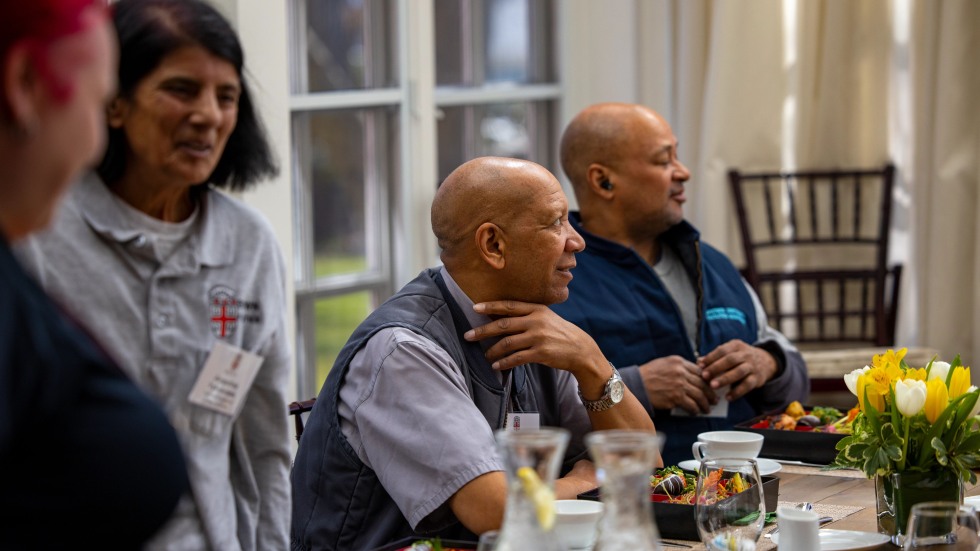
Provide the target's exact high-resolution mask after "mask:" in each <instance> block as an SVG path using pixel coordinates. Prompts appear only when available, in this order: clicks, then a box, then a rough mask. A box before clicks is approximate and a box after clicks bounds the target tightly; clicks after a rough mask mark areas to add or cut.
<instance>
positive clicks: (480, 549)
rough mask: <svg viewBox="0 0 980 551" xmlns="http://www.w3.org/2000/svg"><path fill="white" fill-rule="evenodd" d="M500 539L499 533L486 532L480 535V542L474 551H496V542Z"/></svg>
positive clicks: (493, 531)
mask: <svg viewBox="0 0 980 551" xmlns="http://www.w3.org/2000/svg"><path fill="white" fill-rule="evenodd" d="M499 539H500V532H498V531H496V530H487V531H486V532H484V533H482V534H480V540H479V541H478V542H477V544H476V551H497V540H499Z"/></svg>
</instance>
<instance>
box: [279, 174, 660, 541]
mask: <svg viewBox="0 0 980 551" xmlns="http://www.w3.org/2000/svg"><path fill="white" fill-rule="evenodd" d="M432 227H433V232H434V233H435V234H436V237H437V238H438V239H439V245H440V247H441V248H442V260H443V263H444V268H441V269H430V270H425V271H423V272H422V273H421V274H420V275H419V276H418V277H417V278H416V279H415V280H413V281H412V282H409V284H408V285H406V286H405V287H404V288H403V289H402V290H401V291H399V292H398V293H397V294H396V295H395V296H394V297H392V298H391V299H389V300H388V301H386V302H385V303H384V304H383V305H381V306H380V307H379V308H378V309H377V310H375V311H374V312H373V313H372V314H371V315H370V316H369V317H368V319H366V320H365V321H364V322H363V323H362V324H361V325H360V326H359V327H358V328H357V330H355V331H354V334H353V335H352V336H351V338H350V340H349V341H348V343H347V345H346V346H345V347H344V349H343V350H342V351H341V352H340V354H339V356H338V359H337V362H336V363H335V364H334V367H333V369H332V370H331V372H330V375H329V376H328V377H327V381H326V382H325V383H324V386H323V389H322V390H321V391H320V395H319V396H318V397H317V402H316V406H315V407H314V408H313V411H312V412H311V414H310V418H309V421H308V423H307V426H306V430H305V431H304V433H303V440H302V442H301V443H300V446H299V452H298V453H297V456H296V462H295V465H294V467H293V472H292V482H293V496H294V500H293V529H292V546H293V549H304V550H305V549H370V548H373V547H378V546H381V545H385V544H387V543H390V542H392V541H396V540H398V539H400V538H402V537H405V536H411V535H425V536H434V535H438V536H441V537H443V538H449V537H454V538H460V537H464V538H468V539H475V538H474V534H477V533H482V532H484V531H486V530H490V529H494V528H499V526H500V524H501V521H502V519H503V510H504V504H505V501H506V493H507V492H506V484H507V483H506V477H505V475H504V473H503V468H502V465H501V462H500V459H499V458H498V457H497V455H496V452H495V444H494V437H493V431H494V430H496V429H500V428H503V426H504V420H505V418H506V413H508V412H520V413H527V414H532V415H537V416H539V417H540V424H541V426H559V427H563V428H566V429H568V430H569V431H570V432H571V433H572V439H571V444H570V445H569V448H568V451H567V453H566V456H565V458H564V459H565V461H564V468H563V471H562V476H561V477H560V478H559V479H558V480H557V481H556V483H555V493H556V497H558V498H565V499H567V498H574V497H575V496H576V495H577V494H579V493H581V492H582V491H585V490H588V489H591V488H594V487H595V486H596V480H595V474H594V470H593V468H592V464H591V463H590V462H589V461H588V460H587V459H585V447H584V445H583V444H582V441H583V436H584V435H585V433H586V432H587V431H589V430H601V429H612V428H631V429H640V430H650V431H652V430H653V423H652V421H651V420H650V417H649V415H647V413H646V411H645V410H644V409H643V406H642V405H641V404H640V403H639V402H638V401H637V399H636V397H635V396H633V395H632V394H631V393H630V392H629V391H628V390H625V386H624V385H623V384H622V380H621V379H620V377H619V375H618V373H617V372H616V369H615V367H613V366H612V365H611V364H610V363H609V362H608V361H607V360H606V358H605V356H603V355H602V353H601V352H600V351H599V348H598V346H597V345H596V344H595V342H594V341H593V340H592V339H591V338H590V337H589V336H588V335H586V334H585V333H584V332H582V331H581V330H579V329H578V328H577V327H575V326H574V325H572V324H571V323H568V322H566V321H564V320H562V319H561V318H559V317H558V316H557V315H555V314H554V312H552V311H551V310H550V309H549V308H548V306H547V305H549V304H553V303H555V302H560V301H563V300H565V299H566V298H567V297H568V282H569V281H570V280H571V274H570V270H571V268H572V267H574V266H575V253H577V252H580V251H581V250H582V248H583V243H582V238H581V236H579V235H578V233H576V232H575V231H574V230H573V229H572V228H571V226H570V225H569V223H568V205H567V201H566V199H565V196H564V193H562V190H561V186H560V185H559V183H558V181H557V180H556V179H555V177H554V176H553V175H552V174H551V173H549V172H548V171H547V170H545V169H544V168H543V167H541V166H539V165H536V164H534V163H531V162H527V161H520V160H516V159H502V158H493V157H487V158H479V159H475V160H473V161H470V162H468V163H466V164H464V165H462V166H461V167H459V168H458V169H456V170H455V171H454V172H453V173H452V174H451V175H450V176H449V177H448V178H447V179H446V181H445V182H444V183H443V184H442V186H441V187H440V189H439V191H438V192H437V194H436V198H435V200H434V201H433V204H432ZM611 388H616V389H617V391H616V392H612V391H611V390H610V389H611ZM618 390H625V392H624V393H623V394H622V395H621V396H622V398H621V400H620V394H619V392H618ZM613 396H615V398H613Z"/></svg>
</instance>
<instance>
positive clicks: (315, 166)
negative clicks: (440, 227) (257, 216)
mask: <svg viewBox="0 0 980 551" xmlns="http://www.w3.org/2000/svg"><path fill="white" fill-rule="evenodd" d="M397 126H398V118H397V110H396V109H393V108H390V109H389V108H376V109H350V110H335V111H318V112H313V113H300V114H296V115H294V117H293V136H294V139H295V140H296V144H297V146H298V147H297V149H298V151H299V155H300V159H299V162H298V166H299V167H301V169H300V170H303V171H306V172H305V177H303V178H300V179H299V180H300V181H306V182H308V183H307V184H306V185H308V186H309V195H308V196H309V198H310V199H309V200H310V204H308V205H300V208H301V209H302V211H303V213H304V216H305V218H306V219H307V220H309V222H308V224H309V225H310V228H309V234H310V235H311V237H312V252H313V266H312V267H307V268H306V270H304V272H306V273H309V271H308V270H310V268H312V275H313V278H314V279H316V278H322V277H326V276H331V275H337V274H350V273H358V272H365V271H378V270H381V269H382V260H383V259H382V247H381V244H382V240H383V239H384V237H383V235H382V233H383V230H384V229H385V228H386V227H387V226H386V224H387V220H388V213H387V210H386V204H387V202H386V201H385V200H384V198H385V193H386V186H387V185H388V184H392V185H394V184H396V183H397V176H398V175H397V173H396V172H395V171H394V170H393V169H392V170H391V171H390V172H389V168H390V167H393V166H394V164H393V162H392V160H391V154H392V152H397V151H398V128H397ZM303 233H306V232H303Z"/></svg>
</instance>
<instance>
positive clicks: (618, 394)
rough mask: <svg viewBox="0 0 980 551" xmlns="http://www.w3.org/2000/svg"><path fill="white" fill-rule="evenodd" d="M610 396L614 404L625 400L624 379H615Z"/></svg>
mask: <svg viewBox="0 0 980 551" xmlns="http://www.w3.org/2000/svg"><path fill="white" fill-rule="evenodd" d="M609 397H610V398H612V401H613V403H614V404H618V403H619V402H621V401H622V400H623V381H613V385H612V388H611V389H609Z"/></svg>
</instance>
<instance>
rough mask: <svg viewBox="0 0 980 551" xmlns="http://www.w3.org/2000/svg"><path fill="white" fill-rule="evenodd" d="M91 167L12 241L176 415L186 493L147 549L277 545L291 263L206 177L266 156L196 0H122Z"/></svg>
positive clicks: (225, 47)
mask: <svg viewBox="0 0 980 551" xmlns="http://www.w3.org/2000/svg"><path fill="white" fill-rule="evenodd" d="M113 20H114V23H115V27H116V32H117V35H118V38H119V46H120V54H121V57H120V62H119V90H118V93H117V96H116V97H115V99H113V100H112V102H111V103H110V105H109V109H108V126H109V147H108V151H107V152H106V154H105V157H104V159H103V160H102V163H101V164H100V166H99V168H98V171H97V175H93V176H92V177H91V178H88V179H85V180H83V181H82V182H80V183H79V185H77V186H76V187H75V188H74V189H73V190H72V192H71V193H70V194H69V197H68V199H67V200H66V203H65V206H64V208H63V209H62V210H61V212H60V213H59V214H58V218H57V220H56V222H55V224H54V226H53V229H52V231H51V232H49V233H47V234H45V235H43V236H39V238H38V239H36V240H32V241H31V242H30V243H29V247H27V248H25V249H24V250H23V253H24V258H25V260H27V261H28V262H29V264H30V266H31V267H32V269H34V270H36V273H37V275H38V278H39V279H40V280H41V282H42V284H43V285H44V286H45V288H46V289H47V290H48V291H49V292H50V293H52V294H53V295H55V296H56V297H59V298H60V299H61V300H63V301H64V303H65V304H66V305H67V306H68V308H69V309H70V310H71V311H72V313H73V314H75V315H76V316H78V317H79V318H81V319H83V320H84V321H86V322H87V323H88V324H89V325H90V326H91V327H94V328H97V329H98V332H99V335H100V336H103V337H104V338H105V341H106V345H107V347H108V348H109V350H110V352H112V353H113V354H114V355H115V356H116V358H117V359H118V360H119V362H120V364H121V365H122V367H123V369H124V370H125V371H126V372H127V373H128V374H130V376H132V377H133V378H134V379H135V380H136V382H137V383H138V384H140V385H141V386H142V387H143V388H144V389H146V390H147V391H149V393H150V394H151V395H153V396H156V397H157V399H158V400H160V402H161V403H162V404H163V406H164V409H165V410H166V411H167V413H168V415H169V417H170V420H171V422H172V423H173V424H174V426H175V427H177V430H178V433H179V435H180V437H181V440H182V443H183V446H184V453H185V456H186V460H187V463H188V469H189V472H190V481H191V493H190V495H189V496H187V497H186V498H185V499H184V500H183V501H182V502H181V503H180V504H179V505H178V507H177V511H176V513H175V515H174V518H173V519H172V520H171V522H170V523H168V525H167V526H165V527H164V529H163V530H161V532H160V533H159V534H158V535H157V537H156V538H154V540H153V541H152V542H151V544H150V545H149V548H150V549H206V548H210V549H234V550H238V549H262V550H265V549H287V548H288V524H289V522H288V521H289V515H290V499H289V498H290V494H289V480H288V471H289V461H290V448H289V436H288V435H289V432H288V426H287V415H286V386H287V382H288V377H289V369H290V367H291V357H290V352H289V348H290V347H289V344H288V339H287V334H286V314H285V312H286V309H285V305H286V301H287V296H286V291H285V288H286V281H285V265H284V262H283V259H282V255H281V253H280V251H279V248H278V246H277V243H276V241H275V238H274V235H273V232H272V231H271V228H270V227H269V225H268V223H267V222H266V221H265V220H264V219H263V218H262V216H261V215H260V214H259V213H257V212H256V211H255V210H253V209H251V208H249V207H247V206H245V205H244V204H242V203H241V202H240V201H237V200H235V199H232V198H230V197H228V196H227V195H225V194H224V193H222V192H221V191H218V190H217V189H216V188H219V187H228V188H230V189H236V190H237V189H244V188H245V187H247V186H249V185H250V184H253V183H255V182H256V181H257V180H259V179H261V178H263V177H267V176H271V175H273V174H275V172H276V166H275V162H274V160H273V158H272V154H271V152H270V147H269V145H268V142H267V140H266V138H265V134H264V132H263V130H262V125H261V123H260V122H259V120H258V117H257V115H256V113H255V111H254V107H253V105H252V100H251V97H250V93H249V89H248V86H247V84H246V82H245V78H244V74H243V73H244V71H243V54H242V49H241V45H240V44H239V41H238V38H237V36H236V35H235V32H234V30H233V29H232V28H231V26H230V25H229V24H228V22H227V21H226V20H225V19H224V18H223V17H222V16H221V15H220V14H219V13H218V12H217V11H215V9H214V8H213V7H211V6H210V5H209V4H207V3H206V2H203V1H201V0H121V1H120V2H118V3H117V4H115V7H114V11H113Z"/></svg>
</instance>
